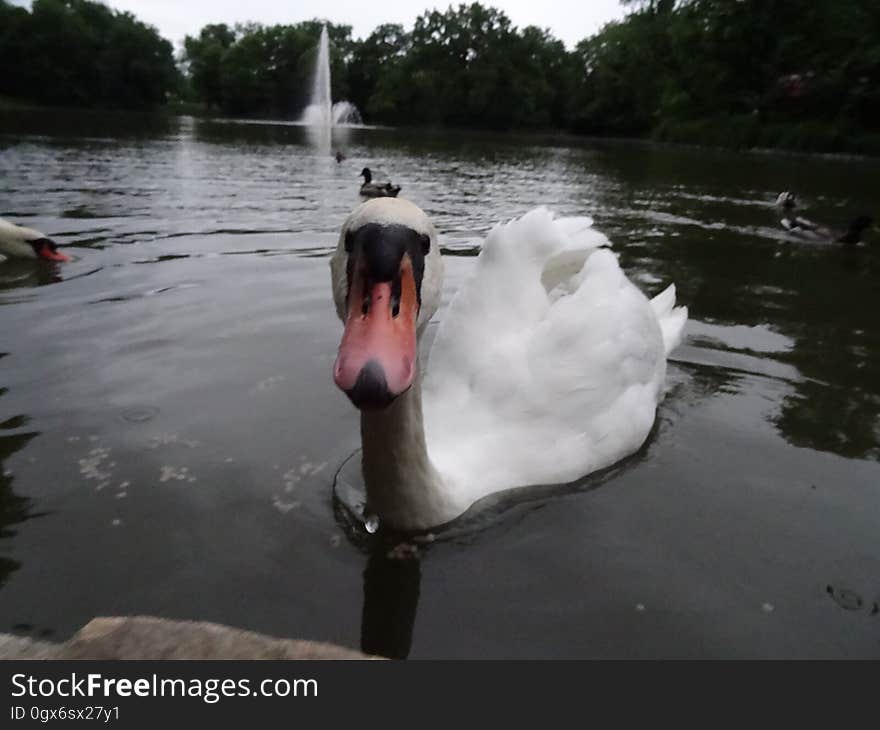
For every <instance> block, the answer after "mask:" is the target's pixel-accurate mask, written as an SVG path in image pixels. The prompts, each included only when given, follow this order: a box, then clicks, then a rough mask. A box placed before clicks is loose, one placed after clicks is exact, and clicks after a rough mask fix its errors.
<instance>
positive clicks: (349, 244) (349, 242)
mask: <svg viewBox="0 0 880 730" xmlns="http://www.w3.org/2000/svg"><path fill="white" fill-rule="evenodd" d="M353 248H354V234H353V233H352V232H351V231H346V233H345V253H351V250H352V249H353Z"/></svg>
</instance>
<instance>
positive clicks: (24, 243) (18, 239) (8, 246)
mask: <svg viewBox="0 0 880 730" xmlns="http://www.w3.org/2000/svg"><path fill="white" fill-rule="evenodd" d="M0 255H2V256H3V257H4V258H10V259H36V258H40V259H44V260H46V261H70V257H69V256H67V255H65V254H63V253H61V251H59V250H58V244H56V243H55V241H53V240H52V239H51V238H48V237H47V236H46V235H44V234H42V233H40V232H39V231H35V230H34V229H33V228H24V227H23V226H17V225H15V224H14V223H10V222H9V221H5V220H3V219H2V218H0Z"/></svg>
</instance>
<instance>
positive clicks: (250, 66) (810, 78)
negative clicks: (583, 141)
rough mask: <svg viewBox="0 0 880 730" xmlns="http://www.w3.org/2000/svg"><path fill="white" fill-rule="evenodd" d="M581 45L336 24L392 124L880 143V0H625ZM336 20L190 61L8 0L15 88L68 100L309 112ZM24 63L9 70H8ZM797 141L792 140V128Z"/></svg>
mask: <svg viewBox="0 0 880 730" xmlns="http://www.w3.org/2000/svg"><path fill="white" fill-rule="evenodd" d="M623 3H624V4H625V5H627V6H628V7H627V9H628V14H627V15H626V16H625V17H624V18H623V19H622V20H620V21H617V22H612V23H608V24H607V25H605V26H604V27H603V28H602V29H601V30H600V31H599V32H598V33H596V34H595V35H593V36H591V37H589V38H585V39H584V40H582V41H581V42H580V43H578V44H577V46H576V47H575V48H574V49H573V50H571V51H569V50H567V49H566V48H565V45H564V44H563V43H562V42H561V41H560V40H559V39H557V38H555V37H554V36H553V35H552V34H551V33H550V32H549V31H548V30H546V29H542V28H538V27H534V26H528V27H525V28H518V27H515V26H514V25H513V24H512V22H511V20H510V19H509V18H508V17H507V16H506V15H505V14H504V13H503V12H501V11H499V10H497V9H495V8H492V7H488V6H484V5H481V4H479V3H473V4H469V5H458V6H455V7H453V6H450V7H449V8H448V9H446V10H445V11H440V10H430V11H426V12H424V13H422V14H421V15H419V16H418V17H417V18H416V19H415V22H414V25H413V27H412V30H410V31H407V30H405V29H404V28H403V26H401V25H396V24H385V25H380V26H379V27H378V28H376V30H375V31H373V32H372V33H371V34H370V35H369V36H367V37H366V38H363V39H357V38H353V37H352V31H351V27H350V26H347V25H336V24H328V33H329V36H330V40H331V64H332V79H333V87H334V88H333V97H334V99H348V100H349V101H352V102H353V103H355V104H356V105H357V106H358V107H359V109H360V110H361V112H362V114H363V116H364V118H365V119H366V120H367V121H370V122H375V123H384V124H411V125H438V126H460V127H481V128H489V129H556V130H566V131H571V132H576V133H584V134H598V135H619V136H649V135H653V136H655V137H660V138H665V139H675V140H679V141H695V142H710V143H712V142H717V143H722V144H730V143H737V144H743V145H753V144H760V143H762V142H766V143H768V144H770V145H772V144H777V143H778V144H782V145H785V146H801V147H807V148H810V147H825V148H828V147H830V148H834V147H836V146H841V145H842V146H844V147H845V146H847V145H850V146H851V145H852V141H853V140H862V141H865V144H866V145H868V146H870V145H872V144H874V145H876V148H875V149H871V150H868V151H877V152H880V136H878V132H880V128H878V127H880V121H878V120H880V3H878V2H877V1H876V0H811V1H810V2H809V3H807V2H803V0H623ZM321 25H322V23H321V22H320V21H318V20H312V21H306V22H301V23H297V24H292V25H261V24H257V23H250V24H243V25H236V26H228V25H225V24H214V25H207V26H205V27H204V28H202V30H201V32H200V33H199V34H198V35H197V36H187V37H186V39H185V40H184V43H183V48H182V50H181V53H180V55H179V57H178V58H177V59H176V61H177V62H176V63H175V58H174V55H173V52H172V47H171V45H170V43H168V41H166V40H164V39H162V38H161V37H160V36H159V35H158V33H157V32H156V31H155V29H153V28H151V27H149V26H146V25H144V24H142V23H140V22H139V21H137V20H136V19H135V18H134V17H133V16H131V15H130V14H128V13H118V12H115V11H111V10H109V9H108V8H106V7H105V6H103V5H100V4H98V3H95V2H90V1H89V0H35V2H34V3H33V8H32V10H31V11H30V12H28V11H27V10H24V9H22V8H18V7H13V6H11V5H10V4H9V3H8V2H7V0H0V66H2V68H4V70H7V72H6V73H5V74H3V77H2V78H0V94H5V95H9V96H12V97H27V98H30V99H33V100H35V101H40V102H45V103H57V104H92V105H111V106H120V107H139V106H152V105H157V104H162V103H164V102H166V101H168V100H189V101H193V102H197V103H199V104H201V105H204V106H205V107H207V108H209V109H211V110H212V111H216V112H220V113H224V114H232V115H245V116H247V115H276V116H282V117H287V118H291V117H295V116H296V115H297V114H298V113H299V112H300V111H301V110H302V108H303V107H304V106H305V104H306V103H307V101H308V93H309V79H310V77H311V73H312V66H313V63H314V56H315V48H316V44H317V40H318V37H319V35H320V29H321ZM10 71H11V73H10ZM786 135H787V136H788V138H786Z"/></svg>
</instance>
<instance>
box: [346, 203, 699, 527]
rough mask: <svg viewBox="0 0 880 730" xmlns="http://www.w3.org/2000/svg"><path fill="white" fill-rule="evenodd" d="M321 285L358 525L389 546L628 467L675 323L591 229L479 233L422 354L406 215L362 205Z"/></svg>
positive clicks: (671, 307)
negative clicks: (356, 432) (356, 478)
mask: <svg viewBox="0 0 880 730" xmlns="http://www.w3.org/2000/svg"><path fill="white" fill-rule="evenodd" d="M330 270H331V282H332V289H333V299H334V303H335V306H336V312H337V315H338V316H339V318H340V320H342V322H343V333H342V338H341V341H340V344H339V349H338V353H337V357H336V360H335V363H334V365H333V380H334V382H335V384H336V386H337V387H338V388H339V389H340V390H342V391H343V392H344V393H345V394H346V395H347V396H348V398H349V400H350V401H351V403H352V404H353V405H354V406H355V407H356V408H357V409H358V410H359V411H360V425H361V445H362V449H361V472H362V476H363V481H364V486H365V489H366V513H365V514H368V515H369V519H370V520H373V519H376V520H377V521H378V524H379V525H380V526H382V527H383V529H385V528H390V529H393V530H398V531H409V532H417V531H424V530H428V529H431V528H436V527H438V526H443V525H447V524H448V523H450V522H452V521H453V520H455V519H456V518H458V517H460V516H461V515H462V514H464V513H465V512H466V511H467V510H468V509H469V508H470V507H471V506H472V505H474V504H475V503H476V502H478V501H479V500H481V499H482V498H483V497H487V496H489V495H491V494H494V493H498V492H502V491H506V490H509V489H515V488H520V487H528V486H534V485H550V484H566V483H569V482H573V481H575V480H577V479H579V478H581V477H583V476H585V475H587V474H589V473H591V472H594V471H596V470H599V469H603V468H605V467H608V466H611V465H612V464H614V463H616V462H618V461H619V460H621V459H623V458H624V457H626V456H628V455H630V454H633V453H634V452H636V451H637V450H638V449H639V448H640V447H641V446H642V444H643V443H644V442H645V440H646V438H647V437H648V434H649V432H650V431H651V428H652V426H653V423H654V419H655V414H656V410H657V405H658V403H659V402H660V400H661V399H662V397H663V393H664V381H665V375H666V362H667V356H668V355H669V353H670V352H671V351H672V350H673V348H675V347H676V346H677V345H678V344H679V342H680V341H681V338H682V333H683V330H684V328H685V323H686V322H687V316H688V312H687V308H686V307H677V306H675V286H674V284H672V285H670V286H669V287H668V288H666V289H665V290H664V291H663V292H662V293H660V294H659V295H657V296H655V297H654V298H653V299H648V298H647V297H646V296H645V295H644V294H643V293H642V292H641V291H640V290H639V289H638V288H637V287H636V286H635V285H634V284H633V283H632V282H631V281H630V280H629V279H628V278H627V277H626V275H625V274H624V272H623V270H622V269H621V268H620V265H619V263H618V260H617V257H616V256H615V255H614V254H613V253H612V252H611V250H610V242H609V241H608V239H607V238H606V237H605V236H604V235H603V234H602V233H600V232H599V231H597V230H596V229H594V228H593V221H592V219H591V218H590V217H588V216H581V217H571V218H566V217H557V216H556V215H555V214H554V213H553V212H551V211H550V210H549V209H548V208H546V207H539V208H536V209H534V210H531V211H529V212H528V213H526V214H525V215H523V216H521V217H519V218H516V219H514V220H511V221H509V222H507V223H500V224H498V225H495V226H494V227H493V228H492V230H491V231H490V233H489V234H488V236H487V237H486V239H485V240H484V242H483V244H482V248H481V252H480V254H479V256H478V257H477V259H476V262H475V265H474V268H473V273H472V275H471V277H470V278H469V279H468V280H467V281H466V282H465V283H464V284H462V286H461V287H460V288H459V289H458V291H457V292H456V293H455V295H454V297H453V299H452V301H451V303H450V305H449V306H448V308H447V309H446V310H445V312H444V314H443V317H442V320H441V322H440V324H439V326H438V327H437V329H436V336H435V337H434V340H433V344H432V347H431V350H430V355H429V356H428V357H425V353H424V352H422V350H423V342H424V335H425V332H426V329H427V326H428V323H429V321H430V320H431V318H432V317H433V316H434V314H435V313H436V312H437V310H438V308H439V306H440V300H441V292H442V288H443V271H444V262H443V259H442V258H441V255H440V244H439V242H438V234H437V230H436V228H435V227H434V225H433V224H432V222H431V220H430V219H429V218H428V216H427V215H426V214H425V213H424V212H423V211H422V210H421V209H420V208H419V207H418V206H417V205H415V204H414V203H412V202H410V201H408V200H405V199H402V198H401V199H398V198H378V199H375V200H370V201H367V202H365V203H363V204H361V205H360V206H359V207H358V208H356V209H355V210H354V211H353V212H352V213H351V214H350V215H349V217H348V218H347V219H346V221H345V222H344V224H343V226H342V229H341V233H340V237H339V241H338V244H337V247H336V249H335V251H334V253H333V255H332V256H331V260H330ZM420 356H421V358H422V359H423V360H425V372H424V374H423V373H422V369H421V367H420V365H419V358H420Z"/></svg>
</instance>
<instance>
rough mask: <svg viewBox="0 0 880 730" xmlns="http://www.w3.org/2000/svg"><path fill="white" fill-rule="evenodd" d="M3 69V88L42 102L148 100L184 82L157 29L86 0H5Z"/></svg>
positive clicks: (0, 43)
mask: <svg viewBox="0 0 880 730" xmlns="http://www.w3.org/2000/svg"><path fill="white" fill-rule="evenodd" d="M0 68H2V69H3V74H2V75H0V94H6V95H9V96H11V97H18V98H25V99H28V100H31V101H35V102H39V103H44V104H57V105H81V106H91V105H95V106H108V107H119V108H142V107H150V106H155V105H158V104H163V103H165V101H166V99H167V97H168V95H169V94H170V93H172V92H174V91H175V90H176V89H177V86H178V83H179V73H178V70H177V68H176V66H175V64H174V58H173V54H172V48H171V44H170V43H169V42H168V41H166V40H165V39H163V38H162V37H161V36H159V34H158V33H157V32H156V30H155V28H152V27H150V26H147V25H144V24H143V23H141V22H139V21H138V20H137V19H135V17H134V16H133V15H131V14H130V13H119V12H116V11H113V10H110V9H109V8H108V7H107V6H106V5H102V4H100V3H96V2H89V0H34V3H33V7H32V9H31V11H30V12H28V11H27V10H25V9H23V8H20V7H15V6H12V5H11V4H9V3H8V2H6V0H0Z"/></svg>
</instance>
